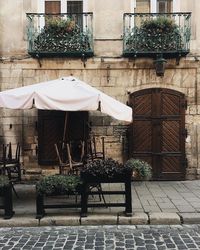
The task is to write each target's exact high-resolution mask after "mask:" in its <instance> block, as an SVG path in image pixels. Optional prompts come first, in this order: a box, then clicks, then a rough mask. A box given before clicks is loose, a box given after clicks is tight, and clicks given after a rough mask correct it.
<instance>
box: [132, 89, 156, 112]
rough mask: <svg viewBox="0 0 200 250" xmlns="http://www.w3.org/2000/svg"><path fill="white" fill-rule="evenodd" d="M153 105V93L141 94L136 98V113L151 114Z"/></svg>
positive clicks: (134, 106)
mask: <svg viewBox="0 0 200 250" xmlns="http://www.w3.org/2000/svg"><path fill="white" fill-rule="evenodd" d="M151 107H152V97H151V93H149V94H146V95H139V96H136V97H135V100H134V105H133V108H134V115H135V116H137V115H145V116H149V115H151Z"/></svg>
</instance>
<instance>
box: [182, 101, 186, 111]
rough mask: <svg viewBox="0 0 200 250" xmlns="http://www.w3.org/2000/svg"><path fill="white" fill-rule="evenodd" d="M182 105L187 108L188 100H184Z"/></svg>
mask: <svg viewBox="0 0 200 250" xmlns="http://www.w3.org/2000/svg"><path fill="white" fill-rule="evenodd" d="M182 107H183V108H185V109H187V100H184V102H183V103H182Z"/></svg>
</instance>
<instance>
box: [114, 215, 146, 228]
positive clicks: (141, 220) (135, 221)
mask: <svg viewBox="0 0 200 250" xmlns="http://www.w3.org/2000/svg"><path fill="white" fill-rule="evenodd" d="M148 219H149V218H148V215H147V214H146V213H134V214H133V215H132V216H131V217H126V216H122V215H120V216H119V217H118V224H119V225H146V224H148Z"/></svg>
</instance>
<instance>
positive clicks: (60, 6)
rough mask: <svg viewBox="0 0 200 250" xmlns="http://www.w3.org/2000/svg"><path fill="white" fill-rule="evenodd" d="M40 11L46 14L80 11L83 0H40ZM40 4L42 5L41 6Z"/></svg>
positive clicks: (81, 10)
mask: <svg viewBox="0 0 200 250" xmlns="http://www.w3.org/2000/svg"><path fill="white" fill-rule="evenodd" d="M40 3H41V4H40V9H41V11H40V12H43V11H42V10H43V9H44V12H45V13H46V14H56V13H61V12H62V13H66V12H67V13H82V12H83V1H80V0H79V1H77V0H74V1H71V0H57V1H51V0H42V2H41V0H40ZM42 5H43V6H44V7H42Z"/></svg>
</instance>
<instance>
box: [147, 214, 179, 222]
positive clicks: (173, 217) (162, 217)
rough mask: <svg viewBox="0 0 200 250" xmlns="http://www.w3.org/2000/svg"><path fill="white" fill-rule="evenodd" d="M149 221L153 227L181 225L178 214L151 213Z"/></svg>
mask: <svg viewBox="0 0 200 250" xmlns="http://www.w3.org/2000/svg"><path fill="white" fill-rule="evenodd" d="M149 221H150V224H151V225H162V224H164V225H173V224H181V218H180V216H179V215H178V214H177V213H160V212H155V213H154V212H150V213H149Z"/></svg>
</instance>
